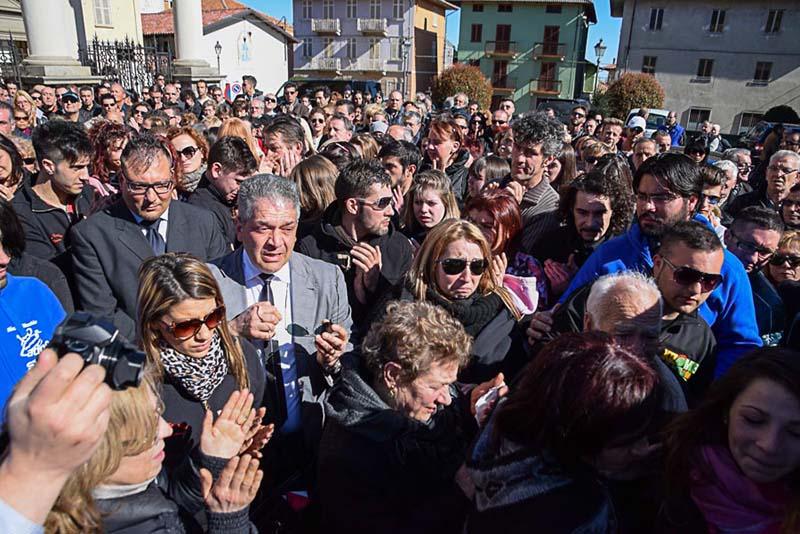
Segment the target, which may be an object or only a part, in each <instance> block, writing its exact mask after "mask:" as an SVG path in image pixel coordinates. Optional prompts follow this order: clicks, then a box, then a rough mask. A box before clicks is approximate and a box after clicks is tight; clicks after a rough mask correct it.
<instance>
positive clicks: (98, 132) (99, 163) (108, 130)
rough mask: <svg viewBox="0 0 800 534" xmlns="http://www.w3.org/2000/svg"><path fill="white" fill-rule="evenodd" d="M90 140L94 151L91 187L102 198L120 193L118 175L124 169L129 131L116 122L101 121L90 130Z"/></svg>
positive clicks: (90, 179)
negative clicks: (124, 154) (123, 161)
mask: <svg viewBox="0 0 800 534" xmlns="http://www.w3.org/2000/svg"><path fill="white" fill-rule="evenodd" d="M89 140H90V141H91V142H92V147H93V149H94V151H93V152H92V159H91V169H92V174H91V177H90V178H89V185H91V186H92V187H93V188H94V190H95V192H96V193H97V194H98V195H99V196H101V197H107V196H112V195H115V194H116V193H117V191H119V179H118V176H117V175H118V173H119V172H120V171H121V169H122V161H121V157H122V151H123V150H124V149H125V145H127V144H128V129H127V128H126V127H125V126H123V125H121V124H117V123H115V122H110V121H99V122H96V123H95V125H94V126H93V127H92V129H91V130H89Z"/></svg>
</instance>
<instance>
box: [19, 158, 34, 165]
mask: <svg viewBox="0 0 800 534" xmlns="http://www.w3.org/2000/svg"><path fill="white" fill-rule="evenodd" d="M22 163H24V164H25V165H33V164H34V163H36V158H22Z"/></svg>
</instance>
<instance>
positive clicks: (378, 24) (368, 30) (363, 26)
mask: <svg viewBox="0 0 800 534" xmlns="http://www.w3.org/2000/svg"><path fill="white" fill-rule="evenodd" d="M356 27H357V29H358V31H359V32H361V33H363V34H364V35H382V36H383V37H386V35H387V32H388V30H387V24H386V19H358V20H357V21H356Z"/></svg>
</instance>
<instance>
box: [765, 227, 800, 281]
mask: <svg viewBox="0 0 800 534" xmlns="http://www.w3.org/2000/svg"><path fill="white" fill-rule="evenodd" d="M764 274H766V275H767V278H768V279H769V281H770V282H772V283H773V285H774V286H775V287H778V286H779V285H780V284H781V282H785V281H786V280H791V281H793V282H797V281H800V232H797V231H790V232H786V233H785V234H783V237H781V240H780V241H779V242H778V250H777V251H776V252H775V254H773V255H772V257H771V258H770V259H769V263H768V264H767V268H766V269H765V272H764Z"/></svg>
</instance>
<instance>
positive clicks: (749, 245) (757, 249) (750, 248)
mask: <svg viewBox="0 0 800 534" xmlns="http://www.w3.org/2000/svg"><path fill="white" fill-rule="evenodd" d="M731 236H733V239H734V240H735V241H736V247H737V248H738V249H739V250H741V251H742V252H746V253H747V254H758V255H759V256H760V257H761V259H765V258H768V257H769V256H772V255H773V254H775V251H774V250H773V249H771V248H767V247H762V246H760V245H757V244H755V243H753V242H751V241H747V240H746V239H742V238H741V237H739V236H738V235H736V234H735V233H733V232H731Z"/></svg>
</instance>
